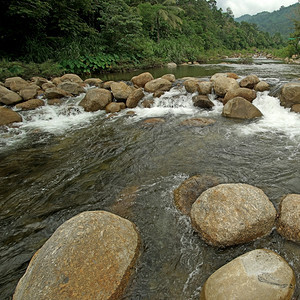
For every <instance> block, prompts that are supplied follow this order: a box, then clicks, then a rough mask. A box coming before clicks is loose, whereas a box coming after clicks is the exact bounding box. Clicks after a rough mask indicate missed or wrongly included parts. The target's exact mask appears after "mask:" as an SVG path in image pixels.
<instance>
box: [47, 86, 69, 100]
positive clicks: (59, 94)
mask: <svg viewBox="0 0 300 300" xmlns="http://www.w3.org/2000/svg"><path fill="white" fill-rule="evenodd" d="M69 96H71V95H70V94H69V93H67V92H66V91H64V90H62V89H59V88H57V87H54V88H49V89H46V91H45V93H44V97H45V98H46V99H54V98H63V97H69Z"/></svg>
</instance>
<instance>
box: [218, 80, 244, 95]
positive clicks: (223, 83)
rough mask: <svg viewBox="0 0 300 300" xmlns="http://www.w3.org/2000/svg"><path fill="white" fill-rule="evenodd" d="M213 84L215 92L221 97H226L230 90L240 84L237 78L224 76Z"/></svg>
mask: <svg viewBox="0 0 300 300" xmlns="http://www.w3.org/2000/svg"><path fill="white" fill-rule="evenodd" d="M213 86H214V90H215V93H216V94H217V95H218V96H220V97H224V96H225V95H226V93H227V92H228V91H230V90H236V89H238V88H239V84H238V82H237V81H236V80H235V79H233V78H228V77H222V76H221V77H218V78H216V79H215V80H214V81H213Z"/></svg>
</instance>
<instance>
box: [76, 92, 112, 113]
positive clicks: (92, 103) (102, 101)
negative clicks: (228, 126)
mask: <svg viewBox="0 0 300 300" xmlns="http://www.w3.org/2000/svg"><path fill="white" fill-rule="evenodd" d="M111 101H112V95H111V92H110V91H108V90H106V89H98V88H95V89H91V90H88V91H87V93H86V95H85V97H84V98H83V99H82V100H81V102H80V103H79V105H80V106H82V107H83V108H84V110H85V111H97V110H100V109H105V107H106V105H107V104H109V103H110V102H111Z"/></svg>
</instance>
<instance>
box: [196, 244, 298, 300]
mask: <svg viewBox="0 0 300 300" xmlns="http://www.w3.org/2000/svg"><path fill="white" fill-rule="evenodd" d="M295 281H296V279H295V274H294V272H293V270H292V268H291V267H290V266H289V265H288V263H287V262H286V261H285V260H284V259H283V258H282V257H281V256H279V255H278V254H277V253H275V252H273V251H271V250H266V249H258V250H253V251H250V252H248V253H245V254H244V255H241V256H239V257H237V258H236V259H234V260H232V261H231V262H229V263H228V264H226V265H224V266H223V267H221V268H220V269H218V270H217V271H216V272H215V273H213V274H212V275H211V276H210V277H209V278H208V279H207V281H206V282H205V284H204V286H203V287H202V290H201V296H200V300H216V299H218V300H229V299H243V300H246V299H247V300H248V299H249V300H252V299H253V300H254V299H257V300H290V299H292V296H293V293H294V290H295V284H296V283H295Z"/></svg>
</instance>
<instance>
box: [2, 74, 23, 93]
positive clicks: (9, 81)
mask: <svg viewBox="0 0 300 300" xmlns="http://www.w3.org/2000/svg"><path fill="white" fill-rule="evenodd" d="M4 85H5V87H7V88H9V89H10V90H12V91H14V92H19V91H20V90H21V89H22V88H24V87H25V86H27V85H28V82H27V81H26V80H24V79H23V78H21V77H9V78H6V79H5V82H4Z"/></svg>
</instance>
